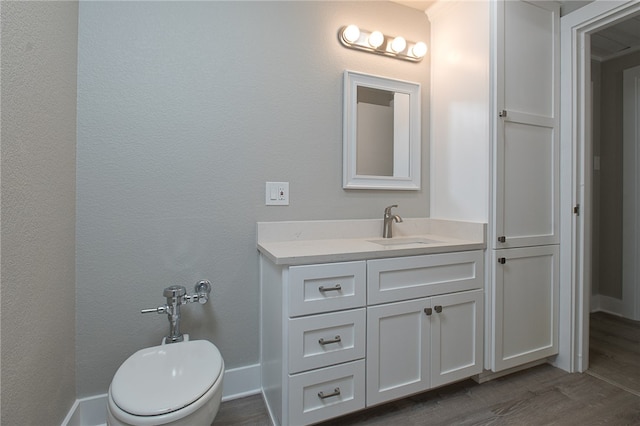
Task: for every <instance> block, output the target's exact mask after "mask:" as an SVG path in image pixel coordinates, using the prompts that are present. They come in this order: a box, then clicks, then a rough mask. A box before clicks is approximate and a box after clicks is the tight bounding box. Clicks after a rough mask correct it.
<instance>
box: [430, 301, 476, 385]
mask: <svg viewBox="0 0 640 426" xmlns="http://www.w3.org/2000/svg"><path fill="white" fill-rule="evenodd" d="M431 306H432V314H431V316H429V319H430V321H431V387H436V386H441V385H444V384H446V383H451V382H455V381H457V380H461V379H464V378H467V377H470V376H473V375H474V374H480V373H481V372H482V365H483V360H482V353H483V346H482V330H483V327H482V324H483V321H482V319H483V316H484V310H483V306H484V292H483V291H482V290H476V291H467V292H462V293H452V294H447V295H444V296H436V297H433V298H432V299H431Z"/></svg>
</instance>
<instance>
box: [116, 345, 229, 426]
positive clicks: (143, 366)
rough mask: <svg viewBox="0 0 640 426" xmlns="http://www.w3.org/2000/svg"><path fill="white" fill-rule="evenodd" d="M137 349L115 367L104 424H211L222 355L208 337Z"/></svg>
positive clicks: (217, 404) (217, 399)
mask: <svg viewBox="0 0 640 426" xmlns="http://www.w3.org/2000/svg"><path fill="white" fill-rule="evenodd" d="M184 337H185V341H183V342H179V343H170V344H164V343H163V344H162V345H160V346H154V347H151V348H145V349H141V350H139V351H138V352H136V353H134V354H133V355H131V356H130V357H129V358H128V359H127V360H126V361H125V362H124V363H123V364H122V365H121V366H120V368H119V369H118V371H117V372H116V374H115V376H114V377H113V380H112V382H111V386H109V401H108V404H107V424H108V425H112V426H124V425H135V426H144V425H171V426H174V425H175V426H178V425H210V424H211V423H212V422H213V419H214V418H215V416H216V414H217V413H218V408H220V401H221V399H222V379H223V376H224V360H223V359H222V356H221V355H220V351H219V350H218V348H216V346H215V345H214V344H213V343H211V342H209V341H207V340H191V341H189V340H188V335H185V336H184Z"/></svg>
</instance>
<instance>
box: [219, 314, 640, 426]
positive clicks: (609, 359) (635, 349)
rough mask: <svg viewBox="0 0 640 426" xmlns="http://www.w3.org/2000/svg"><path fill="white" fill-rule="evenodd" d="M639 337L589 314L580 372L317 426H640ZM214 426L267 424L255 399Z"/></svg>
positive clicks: (393, 405) (532, 376) (540, 372)
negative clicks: (584, 366)
mask: <svg viewBox="0 0 640 426" xmlns="http://www.w3.org/2000/svg"><path fill="white" fill-rule="evenodd" d="M639 337H640V324H639V323H637V322H633V321H629V320H623V319H620V318H616V317H614V316H611V315H607V314H601V313H598V314H593V315H592V317H591V342H592V348H591V351H590V357H591V359H590V371H589V372H588V373H587V374H580V373H574V374H569V373H566V372H564V371H562V370H559V369H557V368H554V367H552V366H551V365H540V366H537V367H533V368H530V369H528V370H525V371H521V372H518V373H514V374H511V375H509V376H505V377H501V378H498V379H495V380H493V381H490V382H486V383H483V384H477V383H476V382H474V381H472V380H466V381H463V382H459V383H454V384H451V385H448V386H444V387H442V388H439V389H434V390H431V391H428V392H424V393H421V394H418V395H414V396H411V397H408V398H405V399H402V400H398V401H393V402H390V403H387V404H384V405H380V406H377V407H372V408H369V409H366V410H362V411H359V412H357V413H353V414H350V415H347V416H343V417H339V418H337V419H333V420H330V421H328V422H325V423H322V426H334V425H335V426H338V425H340V426H348V425H371V426H395V425H403V426H404V425H406V426H412V425H469V426H471V425H473V426H484V425H486V426H488V425H492V426H493V425H522V426H527V425H532V426H534V425H535V426H538V425H559V426H565V425H568V426H571V425H576V426H589V425H594V426H595V425H614V426H618V425H640V396H639V395H640V338H639ZM603 379H604V380H603ZM636 387H637V389H638V392H637V393H636V392H634V389H636ZM213 424H214V425H215V426H222V425H252V426H263V425H264V426H267V425H271V421H270V419H269V416H268V413H267V410H266V407H265V404H264V401H263V400H262V396H261V395H254V396H251V397H247V398H242V399H237V400H233V401H228V402H224V403H223V404H222V405H221V408H220V411H219V413H218V416H217V417H216V420H215V421H214V423H213Z"/></svg>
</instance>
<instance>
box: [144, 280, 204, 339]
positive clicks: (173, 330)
mask: <svg viewBox="0 0 640 426" xmlns="http://www.w3.org/2000/svg"><path fill="white" fill-rule="evenodd" d="M194 290H195V293H194V294H191V295H189V294H187V289H186V288H185V287H184V286H181V285H172V286H170V287H167V288H165V289H164V291H163V293H162V295H163V296H164V297H166V299H167V303H166V304H164V305H161V306H158V307H157V308H151V309H142V310H141V311H140V312H141V313H143V314H146V313H150V312H157V313H159V314H167V319H168V320H169V334H168V335H167V336H166V337H165V342H166V343H177V342H182V341H183V340H184V335H183V334H182V333H181V332H180V318H181V316H182V314H181V312H180V306H182V305H184V304H187V303H191V302H196V301H197V302H199V303H200V304H202V305H203V304H205V303H207V301H208V300H209V295H210V294H211V282H209V281H207V280H202V281H198V282H197V283H196V285H195V288H194Z"/></svg>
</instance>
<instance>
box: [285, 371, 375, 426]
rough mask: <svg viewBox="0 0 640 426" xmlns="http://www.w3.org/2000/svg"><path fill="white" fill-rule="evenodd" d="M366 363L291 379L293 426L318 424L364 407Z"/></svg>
mask: <svg viewBox="0 0 640 426" xmlns="http://www.w3.org/2000/svg"><path fill="white" fill-rule="evenodd" d="M364 375H365V364H364V360H359V361H354V362H349V363H346V364H340V365H335V366H333V367H327V368H322V369H320V370H313V371H308V372H306V373H300V374H295V375H292V376H289V424H290V425H306V424H311V423H317V422H320V421H323V420H327V419H330V418H333V417H337V416H341V415H343V414H347V413H351V412H353V411H356V410H360V409H362V408H364V404H365V395H364V392H365V387H364V377H365V376H364Z"/></svg>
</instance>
